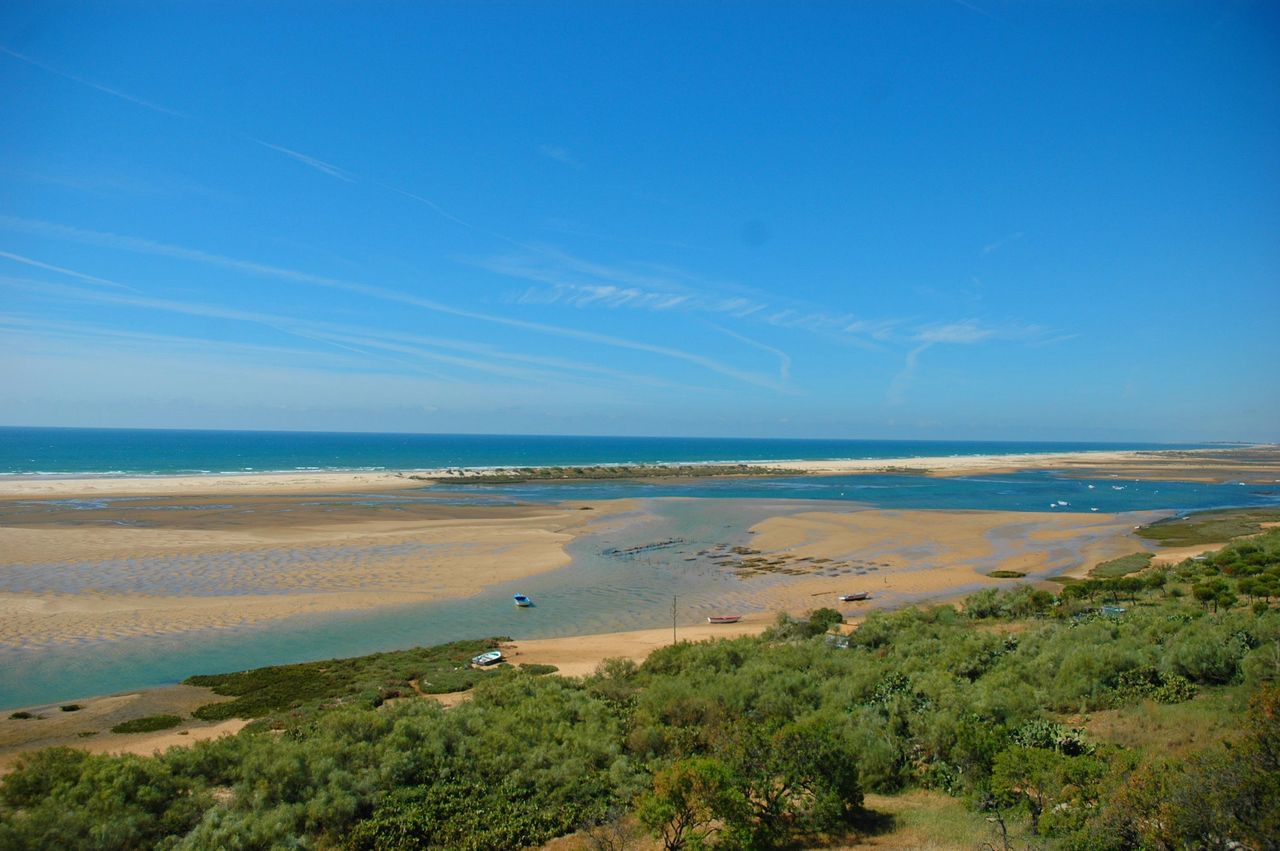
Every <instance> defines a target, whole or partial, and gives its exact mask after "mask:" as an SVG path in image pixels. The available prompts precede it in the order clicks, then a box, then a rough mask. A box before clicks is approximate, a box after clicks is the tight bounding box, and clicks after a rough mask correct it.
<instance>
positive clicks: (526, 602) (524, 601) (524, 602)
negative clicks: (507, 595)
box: [511, 594, 533, 609]
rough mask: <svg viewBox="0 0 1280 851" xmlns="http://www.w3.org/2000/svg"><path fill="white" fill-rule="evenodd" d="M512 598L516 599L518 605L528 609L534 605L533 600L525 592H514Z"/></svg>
mask: <svg viewBox="0 0 1280 851" xmlns="http://www.w3.org/2000/svg"><path fill="white" fill-rule="evenodd" d="M511 599H512V600H515V602H516V605H517V606H519V607H520V608H522V609H527V608H529V607H530V606H532V605H533V600H531V599H529V597H528V596H527V595H525V594H512V595H511Z"/></svg>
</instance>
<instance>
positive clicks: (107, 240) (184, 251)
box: [0, 216, 777, 387]
mask: <svg viewBox="0 0 1280 851" xmlns="http://www.w3.org/2000/svg"><path fill="white" fill-rule="evenodd" d="M0 228H8V229H16V230H22V231H25V232H31V233H40V234H43V235H46V236H59V237H62V238H66V239H72V240H76V241H81V242H88V243H91V244H95V245H103V246H107V247H112V248H118V249H122V250H126V251H133V252H138V253H143V254H153V255H160V256H165V257H177V258H182V259H186V260H191V261H194V262H199V263H204V264H207V265H212V266H219V267H222V268H229V269H235V270H238V271H241V272H245V273H248V274H253V275H259V276H263V277H270V278H277V279H280V280H286V281H292V282H295V283H299V284H306V285H311V286H318V287H324V288H327V289H333V290H339V291H343V292H349V293H354V294H357V295H362V296H366V297H368V298H373V299H378V300H380V301H387V302H393V303H397V304H404V305H409V306H412V307H417V308H420V309H423V310H428V311H432V312H435V313H442V314H445V315H449V316H457V317H459V318H463V319H471V320H475V321H478V322H485V323H490V324H495V325H502V326H506V327H509V328H520V329H522V330H526V331H532V332H535V333H538V334H546V335H549V336H554V337H561V338H564V339H573V340H578V341H580V342H585V343H592V344H596V345H602V346H610V347H614V348H621V349H630V350H632V351H639V352H646V353H649V354H655V355H661V356H663V357H668V358H672V359H675V360H680V361H684V362H686V363H692V364H695V365H697V366H700V367H702V368H704V369H707V370H710V371H712V372H716V373H719V374H721V375H724V376H727V377H729V378H734V379H736V380H738V381H743V382H746V383H748V384H755V385H758V386H764V387H776V386H777V383H776V382H775V381H774V380H773V379H771V378H768V377H765V376H761V375H757V374H755V373H751V372H746V371H744V370H740V369H737V368H735V367H733V366H730V365H728V364H725V363H721V362H720V361H717V360H715V359H714V358H710V357H706V356H705V355H700V354H697V353H695V352H689V351H684V350H681V349H677V348H674V347H672V346H663V345H658V344H654V343H646V342H642V341H638V340H631V339H627V338H623V337H616V336H612V335H609V334H602V333H599V332H596V331H584V330H581V329H577V328H569V327H565V326H561V325H551V324H548V323H543V322H531V321H527V320H523V319H515V318H511V317H506V316H496V315H493V314H488V313H482V312H480V311H475V310H467V309H464V308H459V307H454V306H452V305H448V304H444V303H442V302H438V301H435V300H433V299H427V298H422V297H419V296H415V295H410V294H408V293H403V292H400V291H397V290H390V289H386V288H384V287H378V286H372V285H369V284H362V283H358V282H354V281H344V280H340V279H337V278H330V277H326V276H323V275H313V274H310V273H308V272H302V271H298V270H295V269H287V268H283V267H279V266H271V265H268V264H264V263H256V262H253V261H248V260H239V259H236V258H232V257H225V256H222V255H218V254H212V253H209V252H205V251H200V250H197V249H190V248H183V247H181V246H175V245H168V244H165V243H160V242H155V241H153V240H148V239H139V238H137V237H131V236H121V235H119V234H112V233H103V232H98V231H88V230H83V229H80V228H73V227H68V226H66V225H58V224H51V223H48V222H39V221H31V220H26V219H17V218H14V217H11V216H0Z"/></svg>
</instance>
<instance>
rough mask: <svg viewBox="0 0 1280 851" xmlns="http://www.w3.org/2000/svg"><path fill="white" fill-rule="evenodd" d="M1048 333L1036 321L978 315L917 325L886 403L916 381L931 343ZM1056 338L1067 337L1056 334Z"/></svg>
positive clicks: (1030, 339) (1029, 338)
mask: <svg viewBox="0 0 1280 851" xmlns="http://www.w3.org/2000/svg"><path fill="white" fill-rule="evenodd" d="M1049 336H1050V333H1049V331H1048V330H1047V329H1045V328H1043V327H1041V326H1039V325H1024V324H1017V323H1011V324H1005V325H984V324H983V323H981V322H979V321H978V320H977V319H963V320H960V321H958V322H945V323H933V324H929V325H922V326H919V327H917V328H916V329H915V330H914V331H913V332H912V333H911V337H910V339H911V341H912V342H913V343H914V344H915V345H914V346H913V347H912V348H911V349H910V350H909V351H908V352H907V355H906V358H905V360H904V361H903V366H902V369H901V370H899V372H898V374H897V375H895V376H894V377H893V380H892V381H891V382H890V383H889V394H888V398H889V403H890V404H893V405H898V404H901V403H902V402H903V401H905V399H906V392H907V388H908V387H909V386H910V385H911V384H912V382H914V381H915V379H916V375H917V372H918V371H919V366H920V356H921V355H923V354H924V353H925V352H926V351H928V350H929V349H931V348H933V347H934V346H938V345H952V346H972V345H977V344H979V343H986V342H995V341H1004V342H1023V343H1034V342H1036V341H1040V340H1044V339H1046V338H1048V337H1049ZM1056 339H1068V337H1065V336H1059V337H1057V338H1056Z"/></svg>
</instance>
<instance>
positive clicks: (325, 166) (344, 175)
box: [244, 135, 356, 183]
mask: <svg viewBox="0 0 1280 851" xmlns="http://www.w3.org/2000/svg"><path fill="white" fill-rule="evenodd" d="M244 138H246V139H248V140H249V141H250V142H253V143H255V144H258V145H261V146H262V147H264V148H268V149H270V150H272V151H276V152H277V153H281V154H284V155H285V156H286V157H289V158H290V159H293V160H296V161H298V162H300V163H302V164H303V165H305V166H310V167H311V168H314V169H315V170H316V171H318V172H320V173H321V174H327V175H329V176H330V177H336V178H338V179H339V180H345V181H346V182H347V183H355V182H356V176H355V175H354V174H352V173H351V172H349V171H347V170H346V169H345V168H339V167H338V166H336V165H334V164H333V163H327V162H325V161H324V160H322V159H319V158H317V157H312V156H308V155H307V154H304V153H300V152H299V151H295V150H293V149H291V148H286V147H284V146H283V145H273V144H272V143H270V142H267V141H264V140H262V139H258V138H255V137H253V136H247V135H246V136H245V137H244Z"/></svg>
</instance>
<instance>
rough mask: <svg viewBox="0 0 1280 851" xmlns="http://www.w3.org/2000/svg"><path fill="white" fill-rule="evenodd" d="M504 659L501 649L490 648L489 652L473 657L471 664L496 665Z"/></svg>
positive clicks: (481, 665)
mask: <svg viewBox="0 0 1280 851" xmlns="http://www.w3.org/2000/svg"><path fill="white" fill-rule="evenodd" d="M501 661H502V651H501V650H490V651H489V652H488V653H481V654H480V655H479V656H472V657H471V664H472V665H478V666H480V667H481V668H483V667H484V666H485V665H496V664H498V663H499V662H501Z"/></svg>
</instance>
